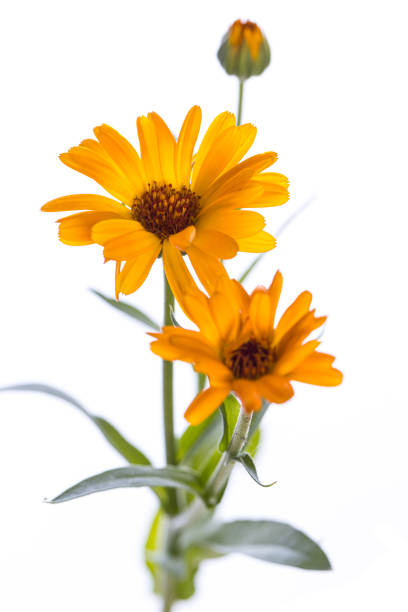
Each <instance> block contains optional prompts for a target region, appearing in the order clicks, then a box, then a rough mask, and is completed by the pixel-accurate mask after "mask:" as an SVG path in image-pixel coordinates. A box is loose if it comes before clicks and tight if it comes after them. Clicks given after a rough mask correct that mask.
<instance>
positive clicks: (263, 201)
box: [249, 172, 289, 208]
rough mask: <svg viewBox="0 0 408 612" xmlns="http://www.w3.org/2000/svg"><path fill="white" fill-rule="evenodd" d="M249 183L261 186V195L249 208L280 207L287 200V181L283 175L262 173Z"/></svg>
mask: <svg viewBox="0 0 408 612" xmlns="http://www.w3.org/2000/svg"><path fill="white" fill-rule="evenodd" d="M251 183H253V184H255V185H260V186H262V188H263V194H262V196H260V197H259V198H257V200H256V202H254V203H253V204H252V206H249V207H250V208H264V207H266V206H280V205H281V204H285V202H287V201H288V199H289V191H288V185H289V181H288V179H287V178H286V176H284V175H283V174H278V173H277V172H264V173H262V174H258V175H257V176H255V177H254V178H253V180H252V181H251Z"/></svg>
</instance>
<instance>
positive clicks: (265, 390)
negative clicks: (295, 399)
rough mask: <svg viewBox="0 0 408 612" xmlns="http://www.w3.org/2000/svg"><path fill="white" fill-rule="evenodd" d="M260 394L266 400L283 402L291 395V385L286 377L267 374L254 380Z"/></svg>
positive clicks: (275, 402)
mask: <svg viewBox="0 0 408 612" xmlns="http://www.w3.org/2000/svg"><path fill="white" fill-rule="evenodd" d="M256 382H257V385H258V388H259V390H260V392H261V394H262V396H263V397H264V398H265V399H267V400H268V402H271V403H274V404H283V403H284V402H287V401H288V400H289V399H290V398H291V397H292V395H293V389H292V385H291V384H290V382H289V381H288V380H286V378H283V377H281V376H274V375H273V374H268V375H267V376H262V378H260V379H259V380H257V381H256Z"/></svg>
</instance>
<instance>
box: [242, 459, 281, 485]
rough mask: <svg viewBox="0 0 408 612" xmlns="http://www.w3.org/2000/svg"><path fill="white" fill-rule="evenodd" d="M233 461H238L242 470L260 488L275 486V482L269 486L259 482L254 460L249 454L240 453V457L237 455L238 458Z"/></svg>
mask: <svg viewBox="0 0 408 612" xmlns="http://www.w3.org/2000/svg"><path fill="white" fill-rule="evenodd" d="M235 460H236V461H239V463H241V464H242V465H243V466H244V468H245V469H246V471H247V472H248V474H249V475H250V476H251V478H253V479H254V480H255V482H256V483H257V484H259V485H260V486H261V487H271V486H272V485H274V484H276V480H275V481H274V482H271V483H269V484H263V483H262V482H261V481H260V480H259V478H258V473H257V471H256V467H255V463H254V460H253V459H252V457H251V455H250V454H249V453H242V454H241V455H238V457H236V458H235Z"/></svg>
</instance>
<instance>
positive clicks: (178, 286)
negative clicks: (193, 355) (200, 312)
mask: <svg viewBox="0 0 408 612" xmlns="http://www.w3.org/2000/svg"><path fill="white" fill-rule="evenodd" d="M163 266H164V272H165V274H166V277H167V280H168V282H169V285H170V287H171V290H172V292H173V294H174V297H175V298H176V300H177V302H178V303H179V305H180V307H181V308H182V310H183V311H184V312H185V314H186V315H187V316H188V317H189V318H190V319H191V320H192V321H194V318H193V314H192V313H190V311H189V308H188V305H187V303H186V302H185V300H184V297H185V295H186V294H189V293H192V294H194V293H195V292H196V291H198V289H197V286H196V284H195V282H194V279H193V277H192V276H191V274H190V272H189V271H188V268H187V266H186V264H185V263H184V261H183V256H182V255H181V253H180V251H179V249H177V248H175V247H174V246H173V245H172V244H171V243H170V242H169V241H168V240H164V242H163Z"/></svg>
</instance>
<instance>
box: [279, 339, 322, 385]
mask: <svg viewBox="0 0 408 612" xmlns="http://www.w3.org/2000/svg"><path fill="white" fill-rule="evenodd" d="M319 344H320V342H318V341H317V340H310V342H306V344H302V345H301V346H296V347H294V348H292V349H290V350H288V351H285V352H284V353H283V355H282V356H280V357H279V359H278V361H277V363H276V364H275V366H274V368H273V373H274V374H276V375H277V376H286V375H288V376H290V372H292V371H293V370H295V369H296V368H297V367H298V366H299V365H300V364H301V363H302V362H303V361H304V360H305V359H306V357H309V355H311V354H312V353H313V352H314V351H315V350H316V348H317V347H318V346H319Z"/></svg>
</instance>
